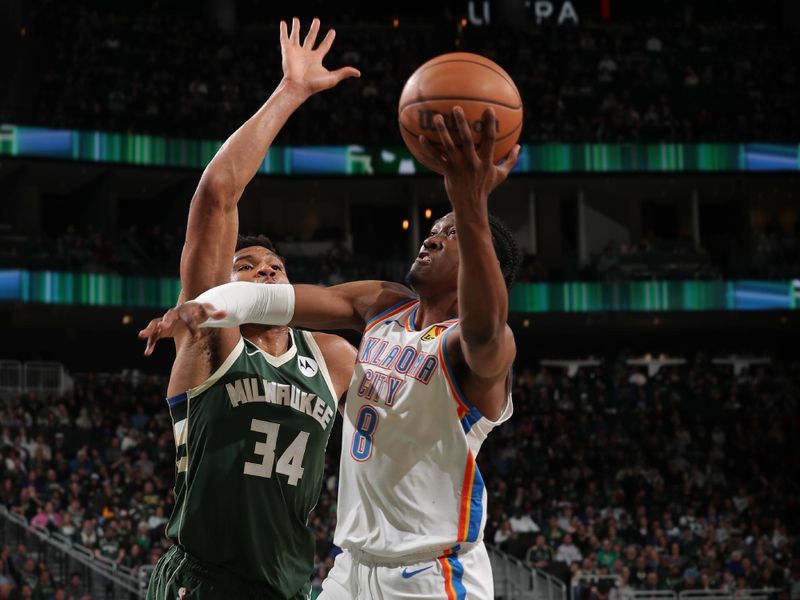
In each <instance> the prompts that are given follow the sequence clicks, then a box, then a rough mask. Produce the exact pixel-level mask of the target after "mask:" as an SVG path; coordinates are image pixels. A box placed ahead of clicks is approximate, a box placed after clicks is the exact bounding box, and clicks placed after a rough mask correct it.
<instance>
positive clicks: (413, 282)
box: [406, 213, 520, 291]
mask: <svg viewBox="0 0 800 600" xmlns="http://www.w3.org/2000/svg"><path fill="white" fill-rule="evenodd" d="M489 228H490V229H491V233H492V245H493V246H494V252H495V255H496V256H497V260H498V262H499V263H500V271H501V272H502V274H503V279H504V280H505V283H506V289H510V288H511V285H512V284H513V283H514V278H515V277H516V275H517V270H518V269H519V264H520V255H519V247H518V245H517V242H516V240H515V239H514V236H513V234H512V233H511V232H510V231H509V229H508V227H506V226H505V224H504V223H503V222H502V221H501V220H500V219H498V218H497V217H495V216H494V215H489ZM406 279H407V281H408V284H409V285H410V286H411V287H412V288H413V289H415V290H417V291H419V288H420V287H422V286H425V287H429V288H430V287H434V288H438V287H444V288H447V289H451V290H452V289H456V288H457V286H458V235H457V232H456V220H455V215H454V214H453V213H447V214H446V215H444V216H443V217H441V218H440V219H437V220H436V221H435V222H434V224H433V227H431V230H430V233H429V234H428V236H427V237H426V238H425V240H424V241H423V242H422V247H421V248H420V251H419V254H418V255H417V258H416V259H415V260H414V262H413V263H411V269H410V270H409V272H408V275H407V276H406Z"/></svg>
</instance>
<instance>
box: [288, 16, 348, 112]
mask: <svg viewBox="0 0 800 600" xmlns="http://www.w3.org/2000/svg"><path fill="white" fill-rule="evenodd" d="M317 33H319V19H314V20H313V21H311V27H310V28H309V30H308V33H307V34H306V38H305V40H303V43H302V44H300V20H299V19H297V18H294V19H292V31H291V33H287V25H286V22H285V21H281V25H280V41H281V57H282V61H281V65H282V67H283V83H285V84H286V85H288V86H290V87H291V88H292V89H293V90H295V91H296V92H298V93H300V94H301V95H302V96H303V99H305V98H307V97H309V96H312V95H313V94H316V93H317V92H321V91H322V90H327V89H329V88H332V87H334V86H335V85H337V84H338V83H339V82H340V81H342V80H344V79H347V78H349V77H361V73H360V72H359V70H358V69H355V68H353V67H342V68H340V69H336V70H335V71H329V70H328V69H326V68H325V67H323V66H322V60H323V59H324V58H325V55H326V54H327V53H328V51H329V50H330V49H331V44H333V38H334V37H335V36H336V32H335V31H334V30H333V29H331V30H330V31H328V33H327V35H326V36H325V39H323V40H322V41H321V42H320V44H319V46H318V47H317V48H316V49H314V44H315V43H316V41H317Z"/></svg>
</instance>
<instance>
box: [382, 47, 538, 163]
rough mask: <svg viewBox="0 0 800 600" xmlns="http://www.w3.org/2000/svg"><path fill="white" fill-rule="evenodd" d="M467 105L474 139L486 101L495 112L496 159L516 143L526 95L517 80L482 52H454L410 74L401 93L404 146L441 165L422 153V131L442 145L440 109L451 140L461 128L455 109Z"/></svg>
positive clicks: (456, 141)
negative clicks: (438, 120)
mask: <svg viewBox="0 0 800 600" xmlns="http://www.w3.org/2000/svg"><path fill="white" fill-rule="evenodd" d="M454 106H460V107H461V108H463V109H464V113H465V115H466V117H467V121H468V122H469V124H470V129H472V139H473V141H474V142H475V143H476V145H477V144H478V142H480V139H481V131H480V130H481V125H482V123H481V115H483V111H484V110H486V108H488V107H490V106H491V107H492V108H494V113H495V116H496V117H497V141H496V143H495V147H494V160H495V162H497V161H499V160H501V159H502V158H504V157H505V156H506V155H507V154H508V153H509V151H510V150H511V149H512V148H513V147H514V144H516V143H517V140H518V139H519V134H520V133H521V132H522V99H521V98H520V96H519V91H517V86H516V85H514V82H513V81H512V80H511V77H509V76H508V73H506V72H505V71H504V70H503V69H501V68H500V67H499V66H498V65H497V64H495V63H494V62H492V61H491V60H489V59H488V58H484V57H483V56H480V55H478V54H470V53H469V52H451V53H449V54H442V55H441V56H437V57H436V58H432V59H431V60H429V61H428V62H426V63H425V64H423V65H422V66H421V67H419V68H418V69H417V70H416V71H414V74H413V75H411V77H409V78H408V81H407V82H406V85H405V87H404V88H403V93H402V94H400V105H399V108H398V113H399V120H400V133H401V134H402V136H403V140H405V143H406V146H408V149H409V150H411V154H413V155H414V158H416V159H417V160H418V161H419V162H421V163H422V164H424V165H425V166H426V167H428V168H430V169H432V170H434V171H438V169H436V168H435V166H434V165H432V164H431V163H430V161H428V160H426V159H425V158H424V157H423V156H422V155H421V153H420V145H419V141H418V137H419V136H420V135H424V136H425V137H426V138H428V139H429V140H430V141H431V142H432V143H433V144H434V145H435V146H436V147H439V148H441V143H440V142H439V134H438V133H437V132H436V127H435V126H434V124H433V117H434V115H436V114H437V113H441V114H442V115H443V116H444V118H445V124H446V126H447V129H448V131H449V132H450V135H451V137H452V138H453V141H454V142H455V143H456V144H458V134H457V129H456V125H455V122H454V120H453V118H452V112H451V111H452V109H453V107H454Z"/></svg>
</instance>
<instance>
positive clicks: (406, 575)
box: [403, 565, 433, 579]
mask: <svg viewBox="0 0 800 600" xmlns="http://www.w3.org/2000/svg"><path fill="white" fill-rule="evenodd" d="M432 568H433V565H429V566H427V567H423V568H422V569H417V570H416V571H409V570H408V568H405V569H403V579H409V578H411V577H413V576H414V575H416V574H418V573H422V572H423V571H427V570H428V569H432Z"/></svg>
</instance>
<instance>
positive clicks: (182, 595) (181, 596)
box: [175, 587, 186, 600]
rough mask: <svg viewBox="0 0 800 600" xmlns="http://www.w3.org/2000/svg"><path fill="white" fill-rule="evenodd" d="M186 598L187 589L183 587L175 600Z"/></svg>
mask: <svg viewBox="0 0 800 600" xmlns="http://www.w3.org/2000/svg"><path fill="white" fill-rule="evenodd" d="M184 598H186V588H185V587H182V588H181V589H179V590H178V595H177V596H176V597H175V600H183V599H184Z"/></svg>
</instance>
